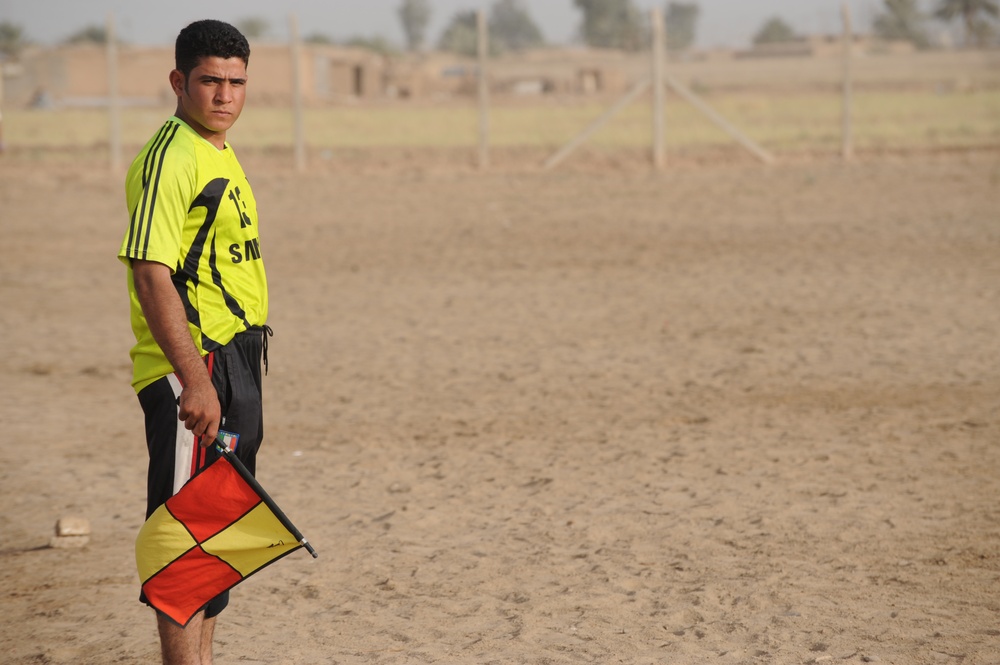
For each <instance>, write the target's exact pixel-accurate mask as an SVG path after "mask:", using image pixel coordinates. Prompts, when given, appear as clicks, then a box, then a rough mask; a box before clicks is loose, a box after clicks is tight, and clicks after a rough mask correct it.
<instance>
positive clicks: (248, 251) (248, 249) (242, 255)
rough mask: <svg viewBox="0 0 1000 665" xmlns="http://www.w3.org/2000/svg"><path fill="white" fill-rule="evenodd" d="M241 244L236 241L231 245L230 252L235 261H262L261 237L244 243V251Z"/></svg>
mask: <svg viewBox="0 0 1000 665" xmlns="http://www.w3.org/2000/svg"><path fill="white" fill-rule="evenodd" d="M240 249H241V248H240V244H239V243H238V242H234V243H233V244H232V245H230V246H229V254H230V255H231V256H232V257H233V259H232V261H233V263H243V262H244V261H260V238H253V239H251V240H247V241H246V242H245V243H243V247H242V250H243V251H242V252H241V251H240Z"/></svg>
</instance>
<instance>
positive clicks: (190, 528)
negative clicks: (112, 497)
mask: <svg viewBox="0 0 1000 665" xmlns="http://www.w3.org/2000/svg"><path fill="white" fill-rule="evenodd" d="M217 447H218V448H219V450H220V451H221V452H222V453H223V455H222V456H220V457H219V459H217V460H216V461H215V462H213V463H212V464H211V465H210V466H209V467H208V468H207V469H205V470H204V471H202V472H201V473H199V474H198V475H197V476H195V477H194V478H192V479H191V480H190V481H188V483H187V484H186V485H184V487H182V488H181V490H180V491H179V492H178V493H177V494H175V495H174V496H172V497H171V498H170V499H168V500H167V502H166V503H165V504H163V505H162V506H160V507H159V508H157V509H156V511H155V512H154V513H153V514H152V515H150V517H149V519H148V520H146V523H145V524H143V525H142V528H141V529H140V530H139V535H138V537H137V538H136V541H135V561H136V566H137V567H138V569H139V579H140V580H141V582H142V590H143V593H144V594H145V596H146V599H147V600H148V601H149V603H150V604H151V605H152V606H153V607H154V608H156V609H157V610H159V611H160V612H163V613H164V614H166V615H167V616H169V617H170V618H171V619H173V620H174V621H176V622H177V623H178V624H180V625H181V626H186V625H187V623H188V622H189V621H190V620H191V617H193V616H194V615H195V614H197V612H198V611H199V610H200V609H201V608H202V607H203V606H204V605H205V604H206V603H207V602H208V601H210V600H211V599H212V598H214V597H215V596H217V595H219V594H220V593H222V592H223V591H226V590H227V589H231V588H232V587H234V586H236V585H237V584H239V583H240V582H242V581H243V580H245V579H246V578H247V577H249V576H250V575H252V574H254V573H255V572H257V571H258V570H260V569H261V568H264V567H265V566H267V565H268V564H271V563H273V562H275V561H277V560H278V559H280V558H282V557H283V556H285V555H287V554H290V553H291V552H293V551H295V550H297V549H299V548H300V547H303V546H304V547H306V548H307V549H308V550H309V551H310V553H312V555H313V556H314V557H315V556H316V553H315V551H314V550H313V549H312V547H311V546H310V545H309V543H308V542H306V540H305V538H303V537H302V534H300V533H299V532H298V530H297V529H296V528H295V527H294V525H292V523H291V522H290V521H288V518H287V517H285V516H284V514H283V513H282V512H281V510H280V509H278V507H277V506H276V505H275V504H274V501H272V500H271V498H270V497H269V496H267V494H266V493H265V492H264V490H263V488H261V487H260V485H259V484H258V483H257V481H256V480H254V479H253V476H251V475H250V474H249V472H247V471H246V469H245V468H244V467H243V465H242V463H241V462H240V461H239V460H238V459H237V458H236V456H235V455H233V454H232V452H231V451H229V450H228V449H225V448H223V447H221V446H217Z"/></svg>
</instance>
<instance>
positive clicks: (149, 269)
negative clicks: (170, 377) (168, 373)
mask: <svg viewBox="0 0 1000 665" xmlns="http://www.w3.org/2000/svg"><path fill="white" fill-rule="evenodd" d="M132 273H133V279H134V281H135V292H136V296H137V297H138V298H139V304H140V305H142V313H143V316H145V317H146V323H147V325H149V330H150V332H151V333H152V334H153V339H155V340H156V343H157V344H158V345H159V347H160V349H162V350H163V354H164V355H165V356H166V357H167V360H169V361H170V364H171V365H172V366H173V368H174V371H176V372H177V374H179V375H180V378H181V381H182V382H183V383H184V385H189V384H193V383H198V382H201V381H209V382H210V381H211V379H210V377H209V375H208V370H207V368H206V367H205V363H204V361H203V360H202V359H201V355H200V354H199V353H198V349H197V347H196V346H195V344H194V340H192V339H191V331H190V329H189V328H188V322H187V316H186V314H185V313H184V305H183V303H182V302H181V299H180V296H178V295H177V290H176V288H175V287H174V284H173V281H172V280H171V278H170V269H169V268H167V266H165V265H163V264H162V263H155V262H151V261H133V262H132Z"/></svg>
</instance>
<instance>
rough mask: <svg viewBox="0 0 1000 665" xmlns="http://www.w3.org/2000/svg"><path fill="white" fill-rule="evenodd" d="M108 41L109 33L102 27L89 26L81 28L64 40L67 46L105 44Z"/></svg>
mask: <svg viewBox="0 0 1000 665" xmlns="http://www.w3.org/2000/svg"><path fill="white" fill-rule="evenodd" d="M107 41H108V31H107V29H106V28H105V27H104V26H102V25H88V26H87V27H85V28H80V29H79V30H77V31H76V32H74V33H73V34H71V35H70V36H69V37H67V38H66V39H65V40H64V43H66V44H104V43H105V42H107Z"/></svg>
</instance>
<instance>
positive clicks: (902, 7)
mask: <svg viewBox="0 0 1000 665" xmlns="http://www.w3.org/2000/svg"><path fill="white" fill-rule="evenodd" d="M925 18H926V17H925V16H924V14H923V12H921V11H920V8H919V7H918V6H917V0H885V11H884V12H883V13H881V14H879V15H878V16H876V17H875V22H874V23H873V24H872V27H873V28H874V30H875V34H876V35H878V36H879V37H881V38H882V39H899V40H903V41H908V42H912V43H913V44H914V45H915V46H916V47H917V48H927V47H928V46H929V45H930V39H928V37H927V30H926V29H925V28H924V19H925Z"/></svg>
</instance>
